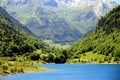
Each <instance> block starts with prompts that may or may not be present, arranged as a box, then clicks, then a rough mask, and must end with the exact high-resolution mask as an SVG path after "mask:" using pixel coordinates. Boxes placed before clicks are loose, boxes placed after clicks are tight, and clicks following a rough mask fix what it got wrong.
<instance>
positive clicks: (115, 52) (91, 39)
mask: <svg viewBox="0 0 120 80" xmlns="http://www.w3.org/2000/svg"><path fill="white" fill-rule="evenodd" d="M70 52H71V53H72V54H73V55H80V54H83V53H86V55H87V52H92V53H94V54H95V53H96V54H101V55H105V56H108V57H107V58H105V60H106V61H109V60H111V59H114V61H119V58H120V6H118V7H116V8H114V9H113V10H111V11H110V12H109V13H108V14H106V15H105V16H103V17H101V19H100V20H99V21H98V23H97V25H96V28H95V30H93V31H92V32H90V34H88V35H87V36H85V37H84V38H83V39H82V40H81V41H79V42H77V43H76V44H74V45H73V46H72V47H71V49H70ZM94 54H93V55H94ZM79 57H80V56H79ZM89 57H90V56H89Z"/></svg>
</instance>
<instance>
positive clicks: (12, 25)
mask: <svg viewBox="0 0 120 80" xmlns="http://www.w3.org/2000/svg"><path fill="white" fill-rule="evenodd" d="M25 30H27V31H29V30H28V29H27V28H25V26H22V25H21V24H20V23H19V22H18V21H16V20H15V19H13V18H12V17H11V16H10V15H9V14H8V13H7V12H6V11H5V10H4V9H2V8H1V7H0V56H15V55H21V54H24V53H27V52H33V51H34V50H36V49H39V48H44V44H42V43H41V42H40V41H39V40H37V39H35V38H34V37H32V36H30V35H29V34H28V33H27V32H25Z"/></svg>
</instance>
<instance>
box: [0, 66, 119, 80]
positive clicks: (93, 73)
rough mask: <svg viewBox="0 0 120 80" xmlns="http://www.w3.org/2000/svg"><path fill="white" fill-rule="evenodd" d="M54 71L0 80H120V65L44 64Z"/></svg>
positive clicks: (3, 77) (18, 75) (11, 76)
mask: <svg viewBox="0 0 120 80" xmlns="http://www.w3.org/2000/svg"><path fill="white" fill-rule="evenodd" d="M39 66H44V67H47V68H52V69H54V70H52V71H49V72H34V73H25V74H16V75H9V76H0V80H120V76H119V74H120V65H118V64H116V65H115V64H44V65H39Z"/></svg>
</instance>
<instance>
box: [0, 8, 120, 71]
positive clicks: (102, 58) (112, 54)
mask: <svg viewBox="0 0 120 80" xmlns="http://www.w3.org/2000/svg"><path fill="white" fill-rule="evenodd" d="M91 62H92V63H93V62H94V63H119V62H120V6H117V7H116V8H113V9H112V10H111V11H110V12H109V13H107V14H106V15H105V16H102V17H101V19H100V20H99V21H98V23H97V25H96V28H95V29H94V30H93V31H91V32H89V33H88V34H87V35H86V36H84V38H83V39H81V40H80V41H78V42H76V43H75V44H73V45H72V46H71V47H70V48H68V49H58V48H55V47H51V46H49V45H48V44H45V43H44V42H43V41H42V40H39V39H37V38H36V37H35V36H34V34H32V33H31V32H30V31H29V29H27V28H26V27H25V26H23V25H22V24H20V23H19V22H18V21H17V20H15V19H14V18H12V17H11V16H10V15H9V14H8V13H7V12H6V11H5V10H4V9H2V8H1V7H0V73H2V72H3V73H16V72H18V73H19V72H24V71H29V70H24V69H26V68H28V67H29V68H28V69H30V68H34V66H32V65H33V64H38V63H91ZM14 64H17V65H16V66H15V67H14ZM17 66H19V67H17ZM25 67H26V68H25ZM38 69H39V68H38ZM40 70H41V68H40ZM42 70H43V71H44V70H46V69H44V68H42ZM1 71H2V72H1ZM34 71H37V70H36V69H35V70H34Z"/></svg>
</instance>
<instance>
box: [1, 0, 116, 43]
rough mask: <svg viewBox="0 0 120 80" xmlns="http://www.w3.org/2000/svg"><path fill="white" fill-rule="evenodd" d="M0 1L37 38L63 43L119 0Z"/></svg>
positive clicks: (91, 25) (87, 28) (83, 31)
mask: <svg viewBox="0 0 120 80" xmlns="http://www.w3.org/2000/svg"><path fill="white" fill-rule="evenodd" d="M0 5H1V6H2V7H3V8H5V9H6V10H7V11H8V12H9V14H10V15H11V16H13V17H14V18H15V19H17V20H18V21H20V22H21V23H22V24H23V25H25V26H27V28H28V29H30V31H31V32H32V33H34V34H35V36H37V37H38V38H40V39H42V40H52V41H53V43H62V44H65V43H71V42H75V41H77V40H79V39H80V38H82V37H83V36H84V34H86V33H87V32H88V31H90V30H92V29H93V28H94V27H95V25H96V23H97V21H98V19H99V18H100V16H102V15H104V14H105V13H107V12H108V11H109V10H111V9H112V8H113V7H115V6H116V5H118V4H117V3H116V2H115V1H111V0H107V1H106V2H103V1H102V0H80V1H78V0H5V1H3V0H1V3H0ZM31 6H33V7H31Z"/></svg>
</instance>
